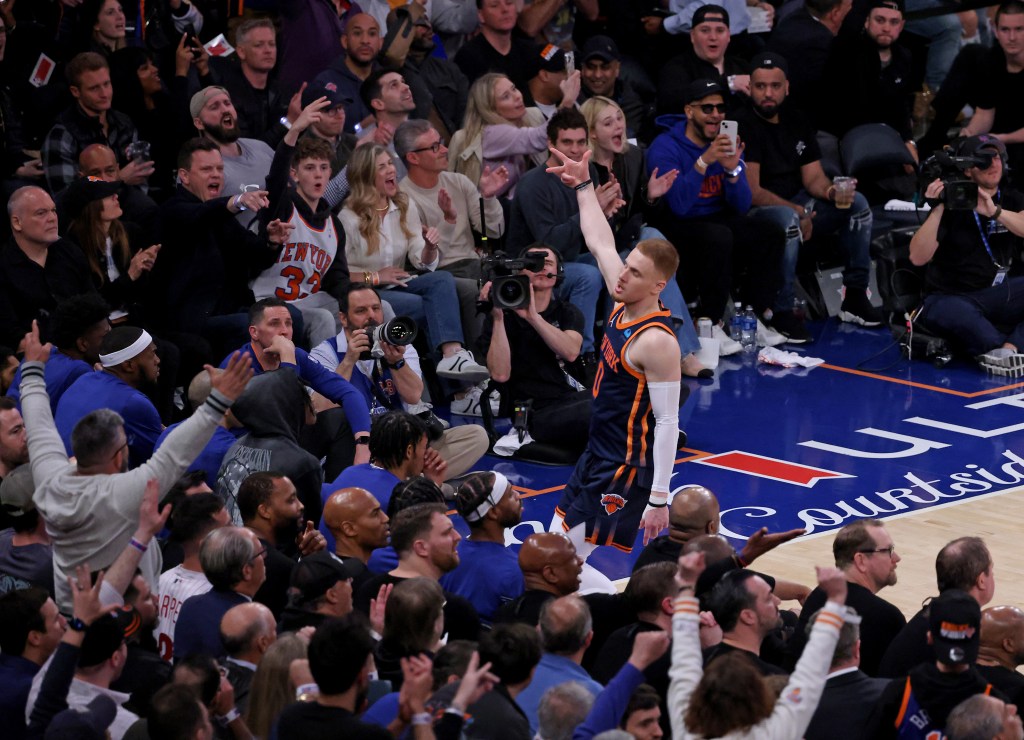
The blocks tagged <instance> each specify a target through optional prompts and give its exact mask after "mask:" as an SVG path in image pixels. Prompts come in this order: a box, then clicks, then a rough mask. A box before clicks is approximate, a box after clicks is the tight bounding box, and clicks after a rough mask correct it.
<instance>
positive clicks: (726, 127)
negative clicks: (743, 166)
mask: <svg viewBox="0 0 1024 740" xmlns="http://www.w3.org/2000/svg"><path fill="white" fill-rule="evenodd" d="M738 130H739V124H737V123H736V121H730V120H728V119H726V120H724V121H722V125H721V127H720V128H719V129H718V133H719V134H725V135H726V136H728V137H729V141H730V142H732V151H733V153H735V152H736V133H737V131H738Z"/></svg>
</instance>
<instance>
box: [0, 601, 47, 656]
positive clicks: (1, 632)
mask: <svg viewBox="0 0 1024 740" xmlns="http://www.w3.org/2000/svg"><path fill="white" fill-rule="evenodd" d="M48 598H50V595H49V594H48V593H46V591H45V590H44V589H41V588H37V587H36V586H32V587H30V588H22V589H18V590H16V591H8V592H7V593H5V594H4V595H3V596H0V651H2V652H3V654H4V655H21V654H22V653H23V652H25V643H26V642H28V633H29V632H46V620H45V619H43V615H42V608H43V604H45V603H46V600H47V599H48Z"/></svg>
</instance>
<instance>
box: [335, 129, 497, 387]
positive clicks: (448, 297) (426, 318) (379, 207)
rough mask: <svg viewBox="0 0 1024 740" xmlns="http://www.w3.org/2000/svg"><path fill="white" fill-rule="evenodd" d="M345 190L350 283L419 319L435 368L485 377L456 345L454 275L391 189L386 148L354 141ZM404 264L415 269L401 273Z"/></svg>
mask: <svg viewBox="0 0 1024 740" xmlns="http://www.w3.org/2000/svg"><path fill="white" fill-rule="evenodd" d="M348 180H349V185H350V187H351V189H352V191H351V193H350V194H349V196H348V198H347V199H346V200H345V207H344V209H343V210H342V211H341V216H340V220H341V225H342V227H343V228H344V229H345V255H346V257H347V258H348V267H349V271H350V273H351V278H352V282H353V283H364V284H366V285H368V286H371V287H373V288H376V289H378V290H379V292H380V295H381V298H383V299H384V300H386V301H387V302H388V303H389V304H391V307H392V308H393V309H394V310H395V313H397V314H399V315H406V316H410V317H412V318H413V319H415V320H416V321H417V323H419V324H420V325H421V326H422V325H424V324H425V325H426V329H427V339H428V340H429V342H430V346H431V347H434V348H436V349H437V350H438V351H439V352H440V354H441V360H440V361H439V362H438V364H437V374H438V375H439V376H441V377H443V378H452V379H456V380H462V381H468V382H472V383H475V382H479V381H481V380H486V379H487V378H488V377H490V375H489V374H488V372H487V368H486V367H483V366H482V365H479V364H478V363H477V362H476V361H475V360H474V359H473V356H472V355H471V354H470V353H469V351H468V350H467V349H465V348H464V346H463V342H464V339H463V332H462V323H461V319H460V312H459V299H458V295H457V294H456V291H455V278H454V277H453V276H452V274H451V273H450V272H446V271H444V270H436V268H437V265H438V262H439V261H440V252H439V251H438V247H439V244H438V241H440V237H439V235H438V231H437V229H436V228H429V229H427V228H424V227H423V226H422V225H421V224H420V217H419V214H418V212H417V210H416V209H415V208H410V207H409V196H408V195H406V194H405V193H403V192H402V191H400V190H399V189H398V176H397V171H396V170H395V165H394V162H393V161H392V158H391V154H390V153H389V152H388V150H387V149H385V148H384V147H382V146H380V145H377V144H373V145H369V144H367V145H364V146H360V147H357V148H356V150H355V151H354V152H353V153H352V157H351V159H349V163H348ZM407 264H408V265H410V266H411V267H412V269H413V270H416V271H418V273H419V274H412V273H409V272H406V265H407Z"/></svg>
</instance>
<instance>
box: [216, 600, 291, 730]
mask: <svg viewBox="0 0 1024 740" xmlns="http://www.w3.org/2000/svg"><path fill="white" fill-rule="evenodd" d="M276 639H277V624H276V623H275V622H274V615H273V614H272V613H271V611H270V609H268V608H267V607H265V606H264V605H263V604H260V603H257V602H255V601H253V602H251V603H248V604H239V605H238V606H233V607H231V608H230V609H228V610H227V611H226V612H225V613H224V616H223V617H221V620H220V641H221V642H222V643H224V652H225V654H226V655H227V659H226V660H225V661H224V665H225V667H226V668H227V671H228V676H227V678H228V682H229V683H230V684H231V687H232V688H233V689H234V690H235V708H236V709H237V710H238V711H239V712H240V713H242V714H245V711H246V709H247V708H248V706H249V688H250V687H251V686H252V677H253V674H255V673H256V668H257V667H258V666H259V664H260V661H261V660H263V656H264V655H265V654H266V652H267V650H268V649H269V648H270V646H271V645H273V644H274V641H275V640H276Z"/></svg>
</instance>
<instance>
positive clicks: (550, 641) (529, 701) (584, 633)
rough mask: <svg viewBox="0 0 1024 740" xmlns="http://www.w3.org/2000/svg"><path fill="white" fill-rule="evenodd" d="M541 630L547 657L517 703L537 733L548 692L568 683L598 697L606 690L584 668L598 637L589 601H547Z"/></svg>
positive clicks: (573, 597)
mask: <svg viewBox="0 0 1024 740" xmlns="http://www.w3.org/2000/svg"><path fill="white" fill-rule="evenodd" d="M537 628H538V629H539V630H540V637H541V642H542V643H543V644H544V654H543V655H542V656H541V659H540V663H538V664H537V668H536V670H535V671H534V673H533V680H532V681H531V682H530V685H529V686H528V687H526V689H524V690H523V692H522V693H520V694H519V696H517V697H516V704H518V705H519V708H520V709H522V710H523V712H525V713H526V718H527V719H528V720H530V729H531V730H532V731H533V732H534V733H535V734H536V733H537V730H538V726H539V721H538V718H537V712H538V709H539V707H540V700H541V697H543V696H544V694H545V692H547V690H548V689H550V688H551V687H553V686H557V685H559V684H562V683H565V682H566V681H577V682H579V683H580V684H581V685H582V686H584V687H585V688H586V689H587V691H589V692H590V694H591V695H592V696H594V697H596V696H597V695H598V694H600V693H601V690H602V689H603V688H604V687H603V686H602V685H601V684H600V683H598V682H597V681H595V680H594V679H593V678H591V677H590V674H589V673H587V672H586V671H585V670H584V669H583V667H582V666H581V665H580V664H581V663H582V662H583V653H585V652H586V651H587V648H588V647H589V646H590V643H591V640H593V638H594V620H593V618H592V617H591V615H590V607H589V606H587V602H585V601H584V600H583V599H581V598H580V597H579V596H577V595H576V594H569V595H568V596H561V597H559V598H557V599H551V600H550V601H547V602H545V604H544V606H542V607H541V609H540V621H539V622H538V624H537Z"/></svg>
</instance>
